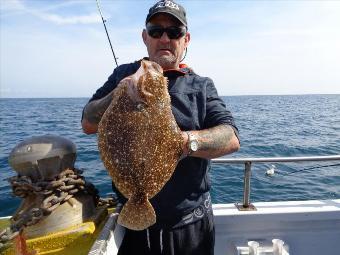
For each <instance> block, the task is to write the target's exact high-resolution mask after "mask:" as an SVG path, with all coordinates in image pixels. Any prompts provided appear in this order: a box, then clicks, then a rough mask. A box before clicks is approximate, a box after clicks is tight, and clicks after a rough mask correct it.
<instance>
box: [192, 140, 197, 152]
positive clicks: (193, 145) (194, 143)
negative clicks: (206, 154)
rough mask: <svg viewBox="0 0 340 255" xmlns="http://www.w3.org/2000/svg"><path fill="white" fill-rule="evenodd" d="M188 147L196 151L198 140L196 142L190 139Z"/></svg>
mask: <svg viewBox="0 0 340 255" xmlns="http://www.w3.org/2000/svg"><path fill="white" fill-rule="evenodd" d="M190 149H191V150H192V151H197V149H198V142H197V141H196V140H194V141H191V143H190Z"/></svg>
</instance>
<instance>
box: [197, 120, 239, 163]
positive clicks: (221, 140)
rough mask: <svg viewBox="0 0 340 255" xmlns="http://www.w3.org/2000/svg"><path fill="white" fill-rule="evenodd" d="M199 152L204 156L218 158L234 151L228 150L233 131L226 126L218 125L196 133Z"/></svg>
mask: <svg viewBox="0 0 340 255" xmlns="http://www.w3.org/2000/svg"><path fill="white" fill-rule="evenodd" d="M196 135H197V137H198V138H197V139H198V144H199V151H200V153H203V154H204V155H205V156H209V157H219V156H222V155H224V154H227V153H231V152H233V151H234V150H231V148H230V141H231V140H232V138H233V137H234V135H235V133H234V129H233V128H232V127H231V126H228V125H219V126H216V127H213V128H209V129H206V130H201V131H198V132H197V133H196Z"/></svg>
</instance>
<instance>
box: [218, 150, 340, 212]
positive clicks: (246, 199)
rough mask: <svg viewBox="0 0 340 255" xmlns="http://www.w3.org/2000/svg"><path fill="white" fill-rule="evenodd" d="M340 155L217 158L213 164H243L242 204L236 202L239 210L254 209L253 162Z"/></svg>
mask: <svg viewBox="0 0 340 255" xmlns="http://www.w3.org/2000/svg"><path fill="white" fill-rule="evenodd" d="M336 160H340V155H331V156H308V157H268V158H217V159H213V160H212V163H213V164H244V182H243V204H239V203H236V204H235V205H236V207H237V208H238V210H240V211H253V210H256V208H255V206H254V205H252V204H251V203H250V178H251V166H252V164H253V163H278V162H308V161H336Z"/></svg>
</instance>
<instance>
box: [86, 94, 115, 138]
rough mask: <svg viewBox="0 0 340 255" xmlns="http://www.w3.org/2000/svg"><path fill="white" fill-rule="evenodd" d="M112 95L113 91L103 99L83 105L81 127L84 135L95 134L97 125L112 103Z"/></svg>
mask: <svg viewBox="0 0 340 255" xmlns="http://www.w3.org/2000/svg"><path fill="white" fill-rule="evenodd" d="M112 93H113V91H111V92H110V93H109V94H108V95H106V96H105V97H103V98H101V99H98V100H94V101H91V102H89V103H88V104H87V105H85V108H84V115H83V119H82V121H81V126H82V128H83V131H84V133H85V134H87V135H89V134H94V133H97V130H98V124H99V122H100V120H101V118H102V116H103V114H104V112H105V111H106V109H107V107H109V105H110V103H111V101H112Z"/></svg>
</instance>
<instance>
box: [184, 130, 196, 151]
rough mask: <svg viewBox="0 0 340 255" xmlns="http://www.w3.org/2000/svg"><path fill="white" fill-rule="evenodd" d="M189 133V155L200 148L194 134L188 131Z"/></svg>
mask: <svg viewBox="0 0 340 255" xmlns="http://www.w3.org/2000/svg"><path fill="white" fill-rule="evenodd" d="M186 133H187V135H188V155H190V154H191V153H193V152H195V151H197V150H198V141H197V138H196V136H195V135H194V134H192V133H190V132H189V131H186Z"/></svg>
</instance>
